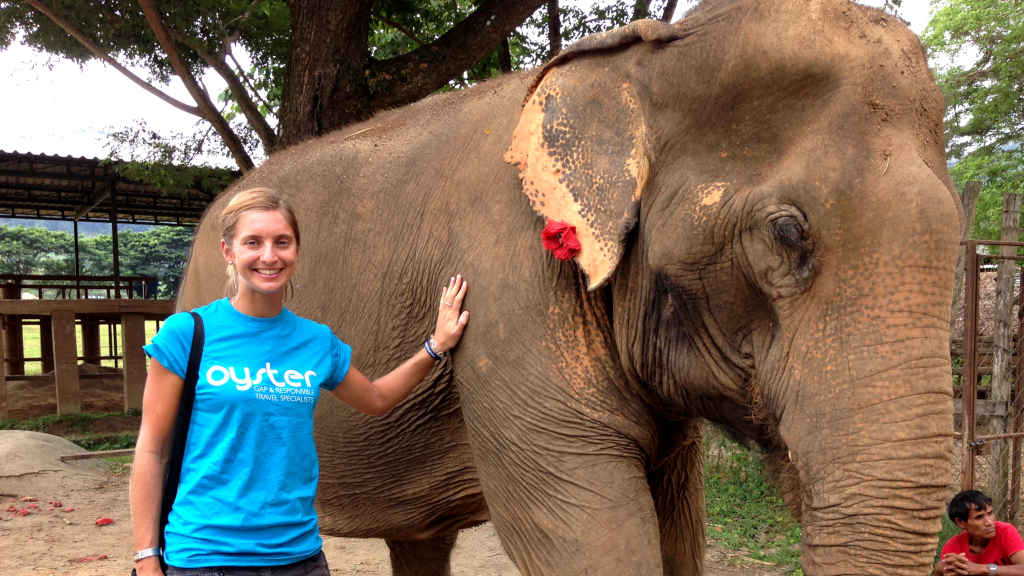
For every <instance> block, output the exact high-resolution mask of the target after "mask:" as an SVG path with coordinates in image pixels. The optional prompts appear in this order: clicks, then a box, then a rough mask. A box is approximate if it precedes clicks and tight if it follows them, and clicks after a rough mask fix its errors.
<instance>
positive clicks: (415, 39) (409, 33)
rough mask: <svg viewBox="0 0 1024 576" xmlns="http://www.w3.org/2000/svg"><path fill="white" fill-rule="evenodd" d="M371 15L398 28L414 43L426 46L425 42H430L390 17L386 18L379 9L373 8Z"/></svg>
mask: <svg viewBox="0 0 1024 576" xmlns="http://www.w3.org/2000/svg"><path fill="white" fill-rule="evenodd" d="M373 17H374V18H376V19H377V20H380V21H381V22H383V23H385V24H387V25H388V26H391V27H392V28H394V29H395V30H398V31H399V32H401V33H402V34H405V36H406V37H407V38H409V39H410V40H412V41H413V42H415V43H417V44H419V45H420V46H426V45H427V44H430V42H429V41H427V40H424V39H423V38H420V37H419V36H417V35H416V33H415V32H413V31H412V30H409V29H408V28H406V27H405V26H402V25H401V24H399V23H398V22H395V21H393V20H391V19H389V18H387V17H386V16H384V15H383V14H381V12H380V10H375V11H374V12H373Z"/></svg>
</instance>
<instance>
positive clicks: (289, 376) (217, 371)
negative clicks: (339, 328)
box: [206, 362, 316, 390]
mask: <svg viewBox="0 0 1024 576" xmlns="http://www.w3.org/2000/svg"><path fill="white" fill-rule="evenodd" d="M240 371H241V375H239V374H238V371H236V369H235V367H234V366H231V367H229V368H225V367H224V366H218V365H216V364H214V365H213V366H210V369H209V370H207V371H206V381H207V382H209V383H210V385H211V386H223V385H224V384H227V383H228V380H231V381H233V382H234V383H235V388H238V389H239V390H248V389H249V388H252V387H253V386H254V385H256V384H259V383H260V382H262V381H263V376H264V375H266V377H267V379H269V380H270V382H271V383H272V384H273V385H274V386H291V387H292V388H301V387H303V386H305V387H306V388H310V387H312V386H313V384H312V383H311V382H310V378H312V377H314V376H316V372H314V371H313V370H307V371H306V372H299V371H298V370H284V373H283V374H281V380H278V378H277V377H276V376H277V374H279V373H280V372H281V370H277V369H275V368H271V367H270V362H267V365H266V367H265V368H260V369H259V370H257V371H256V377H255V378H253V376H252V373H251V371H250V370H249V367H248V366H245V367H243V368H241V369H240Z"/></svg>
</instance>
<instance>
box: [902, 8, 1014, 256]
mask: <svg viewBox="0 0 1024 576" xmlns="http://www.w3.org/2000/svg"><path fill="white" fill-rule="evenodd" d="M934 4H935V8H936V10H935V14H934V16H933V17H932V20H931V22H930V23H929V24H928V27H927V29H926V30H925V32H924V35H923V36H922V41H923V42H924V44H925V46H927V48H928V50H929V51H930V53H931V61H932V62H935V63H938V66H937V70H936V72H937V78H938V81H939V85H940V86H941V87H942V91H943V94H945V97H946V132H947V139H948V150H947V154H948V156H949V159H950V161H951V162H952V163H953V164H954V165H953V167H952V169H951V174H952V176H953V179H954V181H955V182H956V183H957V185H958V186H959V187H963V186H964V185H965V184H966V183H967V182H969V181H971V180H977V181H980V182H981V184H982V192H981V196H980V198H979V200H978V211H977V214H976V216H975V221H974V223H973V225H972V230H971V233H972V237H974V238H978V239H987V240H998V239H999V237H1000V228H1001V212H1002V203H1003V200H1002V199H1003V197H1004V196H1005V195H1006V194H1011V193H1016V194H1021V193H1024V152H1022V150H1021V144H1022V143H1024V90H1022V89H1021V87H1022V85H1024V48H1022V46H1024V6H1022V5H1021V4H1020V3H1019V2H1007V1H1005V0H935V2H934Z"/></svg>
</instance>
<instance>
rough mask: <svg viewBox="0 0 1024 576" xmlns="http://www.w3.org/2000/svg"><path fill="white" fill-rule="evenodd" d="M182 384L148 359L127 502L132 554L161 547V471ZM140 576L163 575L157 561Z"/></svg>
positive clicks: (146, 562) (143, 565)
mask: <svg viewBox="0 0 1024 576" xmlns="http://www.w3.org/2000/svg"><path fill="white" fill-rule="evenodd" d="M183 385H184V383H183V382H182V379H181V378H179V377H178V375H177V374H175V373H174V372H171V371H170V370H168V369H167V368H165V367H164V366H163V365H162V364H160V362H157V360H156V358H151V359H150V363H149V372H148V374H147V375H146V388H145V390H144V391H143V393H142V424H141V425H140V426H139V438H138V440H136V441H135V459H134V461H133V462H132V478H131V484H130V487H129V500H130V501H131V508H132V531H133V533H134V535H135V550H137V551H138V550H144V549H146V548H153V547H156V546H159V545H160V526H159V523H160V503H161V500H162V496H163V489H164V486H163V482H164V467H165V466H166V465H167V458H168V451H169V450H170V444H171V434H172V433H173V429H174V419H175V416H176V415H177V413H178V402H179V401H180V400H181V390H182V387H183ZM135 568H136V570H137V572H138V575H139V576H147V575H152V574H163V572H161V571H160V558H158V557H156V556H153V557H150V558H146V559H143V560H140V561H139V562H138V563H137V564H136V566H135Z"/></svg>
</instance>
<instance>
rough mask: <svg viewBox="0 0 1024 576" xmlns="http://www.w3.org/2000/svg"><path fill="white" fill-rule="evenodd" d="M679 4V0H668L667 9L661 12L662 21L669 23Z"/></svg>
mask: <svg viewBox="0 0 1024 576" xmlns="http://www.w3.org/2000/svg"><path fill="white" fill-rule="evenodd" d="M678 4H679V0H668V2H666V3H665V10H664V11H662V13H661V21H662V22H664V23H666V24H668V23H670V22H672V15H673V14H675V13H676V6H677V5H678Z"/></svg>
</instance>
